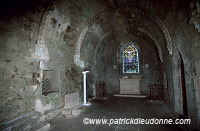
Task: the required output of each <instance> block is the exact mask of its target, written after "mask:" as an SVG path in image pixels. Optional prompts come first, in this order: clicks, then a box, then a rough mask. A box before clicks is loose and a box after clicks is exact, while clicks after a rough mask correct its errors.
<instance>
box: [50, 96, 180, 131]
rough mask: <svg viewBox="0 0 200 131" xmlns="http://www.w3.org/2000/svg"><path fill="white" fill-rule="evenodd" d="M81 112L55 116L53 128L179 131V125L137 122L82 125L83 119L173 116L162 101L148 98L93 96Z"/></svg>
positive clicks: (71, 130)
mask: <svg viewBox="0 0 200 131" xmlns="http://www.w3.org/2000/svg"><path fill="white" fill-rule="evenodd" d="M91 103H92V105H91V106H89V107H85V108H84V110H83V111H82V112H81V114H80V115H78V116H76V117H73V118H56V119H54V120H52V121H50V124H51V129H50V130H51V131H180V130H183V129H182V128H179V126H178V125H164V124H162V125H150V124H148V125H147V124H146V125H142V124H138V125H134V124H129V125H128V124H112V125H110V126H109V125H106V124H99V125H96V124H90V125H89V124H88V125H85V124H83V119H84V118H90V119H102V118H105V119H117V118H126V119H130V118H133V119H135V118H146V119H148V118H149V119H152V118H174V116H173V114H172V113H171V111H170V110H169V108H168V107H167V106H166V105H165V104H164V102H163V101H160V100H155V101H153V102H151V101H150V100H148V99H147V98H123V97H111V98H108V99H100V98H98V99H93V100H92V101H91Z"/></svg>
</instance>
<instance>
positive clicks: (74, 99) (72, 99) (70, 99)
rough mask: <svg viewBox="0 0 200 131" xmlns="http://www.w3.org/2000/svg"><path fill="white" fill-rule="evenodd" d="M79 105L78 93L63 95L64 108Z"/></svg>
mask: <svg viewBox="0 0 200 131" xmlns="http://www.w3.org/2000/svg"><path fill="white" fill-rule="evenodd" d="M77 105H79V93H71V94H66V95H65V107H64V108H72V107H75V106H77Z"/></svg>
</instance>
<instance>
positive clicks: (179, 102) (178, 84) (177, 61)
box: [173, 52, 188, 118]
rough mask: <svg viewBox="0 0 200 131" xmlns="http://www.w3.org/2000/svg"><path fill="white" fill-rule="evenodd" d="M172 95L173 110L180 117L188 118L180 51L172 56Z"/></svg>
mask: <svg viewBox="0 0 200 131" xmlns="http://www.w3.org/2000/svg"><path fill="white" fill-rule="evenodd" d="M173 61H174V67H175V68H174V75H173V76H174V97H175V112H176V113H177V115H178V116H179V117H181V118H188V109H187V91H186V85H185V71H184V62H183V58H182V56H181V54H180V53H178V52H177V53H175V55H174V58H173Z"/></svg>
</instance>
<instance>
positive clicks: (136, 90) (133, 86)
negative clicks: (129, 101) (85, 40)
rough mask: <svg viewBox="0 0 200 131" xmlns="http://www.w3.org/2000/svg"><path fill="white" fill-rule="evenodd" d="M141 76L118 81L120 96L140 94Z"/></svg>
mask: <svg viewBox="0 0 200 131" xmlns="http://www.w3.org/2000/svg"><path fill="white" fill-rule="evenodd" d="M142 77H143V75H133V76H132V78H122V79H119V80H120V94H140V84H139V83H140V80H141V78H142Z"/></svg>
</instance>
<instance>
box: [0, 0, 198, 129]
mask: <svg viewBox="0 0 200 131" xmlns="http://www.w3.org/2000/svg"><path fill="white" fill-rule="evenodd" d="M13 2H14V3H13V4H11V3H10V1H8V2H6V4H1V8H0V16H1V17H0V92H1V94H0V102H1V105H0V123H4V122H6V121H9V120H12V119H14V118H16V117H18V116H21V115H23V114H26V113H29V112H33V111H38V112H41V113H43V116H42V117H41V118H40V120H41V121H45V120H47V119H51V118H53V117H54V116H56V115H57V114H56V113H52V114H51V113H50V114H49V115H47V114H46V112H48V111H49V110H56V109H59V108H62V107H64V106H66V107H67V108H70V107H73V106H74V105H76V104H77V103H78V102H79V101H80V102H81V101H82V99H83V88H82V74H81V72H82V71H83V70H90V74H88V76H87V91H88V92H87V96H88V97H93V96H95V93H94V92H95V88H94V87H95V86H94V85H95V84H96V82H105V83H106V93H107V95H113V94H115V93H119V91H120V90H119V81H118V79H119V78H122V77H124V76H126V77H128V78H131V77H132V75H131V74H123V73H122V66H123V63H122V59H123V58H122V50H123V49H124V46H125V45H128V44H134V45H135V46H137V47H138V49H139V61H140V74H141V75H143V76H144V77H143V79H142V80H141V81H140V92H141V94H149V88H148V87H147V85H148V82H156V81H157V80H161V81H163V79H166V80H167V82H165V87H166V88H165V89H164V100H165V101H166V103H167V104H168V106H169V107H170V109H171V110H172V111H173V112H174V114H177V113H183V112H182V111H181V110H183V109H181V108H182V107H183V102H182V98H181V97H182V96H181V95H182V94H181V90H182V86H181V82H182V81H181V79H180V78H181V75H180V73H181V72H180V66H179V64H180V63H178V62H177V61H179V60H180V59H183V65H184V69H183V71H184V77H185V80H186V81H185V87H186V92H187V93H186V95H185V96H186V98H187V106H186V107H187V110H188V117H189V118H190V119H191V120H192V121H193V122H192V124H191V125H190V126H191V127H193V128H194V129H197V125H200V123H199V121H200V117H199V115H198V114H199V101H200V100H199V99H200V98H199V84H197V83H198V82H196V81H195V79H196V78H195V75H194V74H198V73H200V70H199V62H198V61H199V60H200V51H199V50H200V43H199V41H200V35H199V33H198V32H197V30H196V29H195V28H197V29H198V30H199V27H197V26H199V21H198V17H199V13H200V11H199V10H200V9H199V1H198V0H194V1H191V2H190V1H184V2H183V1H181V0H178V1H173V0H162V1H159V2H158V1H155V0H152V1H150V0H146V1H143V0H137V1H136V0H135V1H130V0H84V1H82V0H77V1H73V0H68V1H66V0H54V1H52V0H38V1H31V2H30V1H13ZM13 5H15V6H13ZM189 20H190V22H191V23H193V24H194V25H195V26H196V27H195V28H194V27H193V25H191V24H189ZM195 22H196V23H195ZM177 56H179V57H177ZM195 63H196V64H195ZM147 65H148V66H147ZM113 67H114V68H113ZM44 70H52V71H55V72H57V74H56V75H57V78H58V81H57V82H58V85H57V88H56V89H58V90H56V92H49V93H48V94H47V95H46V96H44V95H42V80H43V71H44ZM164 72H165V73H164ZM164 74H165V75H164ZM164 77H165V78H164ZM52 82H53V81H52ZM53 83H54V82H53ZM74 92H76V93H79V98H75V97H74V98H72V97H71V96H70V97H71V98H67V99H68V100H70V102H69V103H65V95H66V94H71V93H74ZM72 99H74V100H72ZM74 101H76V102H75V103H74ZM77 101H78V102H77ZM176 103H179V105H180V106H178V104H176ZM67 104H68V105H67ZM73 104H74V105H73ZM78 112H79V111H77V112H76V111H74V114H75V115H76V114H77V113H78ZM67 114H68V113H67ZM72 114H73V113H72ZM180 115H182V114H180ZM25 123H26V122H25ZM26 124H27V123H26ZM22 125H23V124H22ZM199 127H200V126H199Z"/></svg>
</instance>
